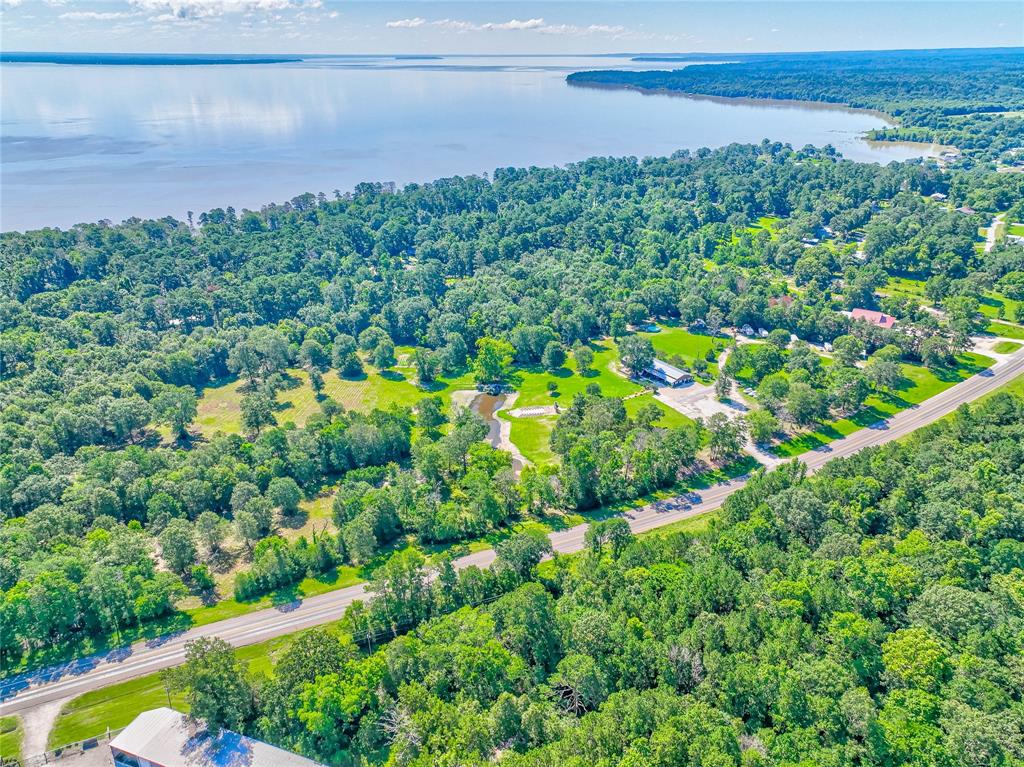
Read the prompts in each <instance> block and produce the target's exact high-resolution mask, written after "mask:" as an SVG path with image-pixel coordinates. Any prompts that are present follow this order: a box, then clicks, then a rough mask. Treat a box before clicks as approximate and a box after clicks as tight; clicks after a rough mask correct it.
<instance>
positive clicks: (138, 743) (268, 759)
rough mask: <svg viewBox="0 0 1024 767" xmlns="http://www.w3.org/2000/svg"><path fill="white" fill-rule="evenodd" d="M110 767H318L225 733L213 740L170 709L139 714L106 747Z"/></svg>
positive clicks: (201, 727)
mask: <svg viewBox="0 0 1024 767" xmlns="http://www.w3.org/2000/svg"><path fill="white" fill-rule="evenodd" d="M110 755H111V757H112V758H113V760H114V765H115V767H322V765H320V764H319V763H317V762H314V761H312V760H310V759H306V758H305V757H303V756H299V755H298V754H293V753H292V752H291V751H285V750H283V749H280V748H277V747H275V746H271V745H270V744H268V743H263V742H262V741H259V740H254V739H252V738H247V737H246V736H245V735H239V734H238V733H237V732H232V731H231V730H221V731H220V733H219V734H216V735H215V734H214V733H212V732H210V731H209V730H207V729H206V727H205V726H204V725H203V724H202V723H201V722H199V721H197V720H195V719H191V718H190V717H189V716H188V715H186V714H182V713H181V712H179V711H175V710H174V709H170V708H155V709H153V710H151V711H143V712H142V713H141V714H139V715H138V716H137V717H135V719H134V720H132V723H131V724H129V725H128V726H127V727H125V728H124V729H123V730H122V731H121V733H120V734H119V735H118V736H117V737H116V738H114V739H113V740H112V741H110Z"/></svg>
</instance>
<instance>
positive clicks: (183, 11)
mask: <svg viewBox="0 0 1024 767" xmlns="http://www.w3.org/2000/svg"><path fill="white" fill-rule="evenodd" d="M129 2H130V3H131V4H132V5H134V6H135V7H136V8H139V9H140V10H143V11H145V12H147V13H153V14H156V16H155V17H154V21H173V20H195V19H205V18H210V17H214V16H223V15H224V14H226V13H258V12H268V11H281V10H285V9H288V8H319V7H320V6H321V5H322V2H321V0H129Z"/></svg>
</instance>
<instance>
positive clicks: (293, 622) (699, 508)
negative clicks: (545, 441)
mask: <svg viewBox="0 0 1024 767" xmlns="http://www.w3.org/2000/svg"><path fill="white" fill-rule="evenodd" d="M1022 374H1024V350H1022V351H1020V352H1018V353H1016V354H1014V355H1012V356H1007V357H1004V358H1003V359H1000V360H999V361H998V362H997V363H996V364H995V365H993V366H992V367H991V368H989V369H988V370H987V371H984V372H982V373H980V374H978V375H975V376H973V377H971V378H970V379H968V380H967V381H964V382H963V383H960V384H957V385H956V386H953V387H951V388H949V389H947V390H946V391H944V392H942V393H940V394H938V395H936V396H934V397H932V398H931V399H929V400H927V401H925V402H924V403H923V404H921V405H919V406H917V407H914V408H911V409H909V410H904V411H902V412H900V413H898V414H897V415H895V416H893V417H892V418H890V419H889V420H888V421H887V422H885V423H884V424H880V425H878V426H875V427H869V428H865V429H861V430H860V431H857V432H855V433H853V434H851V435H850V436H848V437H846V438H844V439H841V440H837V441H836V442H833V443H831V444H830V445H828V446H826V447H824V448H821V449H820V450H815V451H812V452H810V453H806V454H805V455H803V456H801V457H800V460H801V461H803V462H804V463H805V464H806V465H807V467H808V470H809V471H811V472H813V471H816V470H818V469H820V468H821V467H822V466H824V465H825V464H826V463H827V462H828V461H830V460H832V459H834V458H841V457H844V456H848V455H852V454H853V453H856V452H857V451H858V450H862V449H863V448H865V447H869V446H874V445H882V444H885V443H886V442H890V441H892V440H894V439H899V438H900V437H903V436H906V435H907V434H909V433H911V432H912V431H914V430H916V429H918V428H920V427H922V426H925V425H927V424H929V423H932V422H934V421H936V420H938V419H939V418H941V417H943V416H945V415H947V414H949V413H951V412H953V411H954V410H956V408H958V407H959V406H960V405H961V404H963V403H966V402H972V401H973V400H975V399H977V398H979V397H981V396H983V395H985V394H987V393H989V392H991V391H994V390H995V389H997V388H999V387H1000V386H1003V385H1004V384H1006V383H1008V382H1009V381H1012V380H1013V379H1014V378H1016V377H1017V376H1019V375H1022ZM744 484H745V482H744V480H733V481H732V482H729V483H727V484H721V485H715V486H714V487H711V488H708V489H706V490H702V491H701V492H700V494H699V495H700V497H699V500H696V499H693V500H694V501H695V502H693V503H691V502H690V500H688V499H687V498H686V497H677V498H670V499H666V500H663V501H657V502H655V503H651V504H648V505H646V506H642V507H639V508H637V509H634V510H632V511H630V512H628V513H627V514H626V515H624V516H625V518H626V519H627V521H628V522H629V526H630V528H631V529H632V530H633V531H634V532H636V533H641V532H646V531H648V530H653V529H655V528H657V527H661V526H663V525H668V524H671V523H673V522H678V521H679V520H682V519H687V518H689V517H695V516H698V515H700V514H706V513H707V512H709V511H714V510H715V509H717V508H719V507H720V506H721V505H722V504H723V503H724V502H725V499H726V498H728V497H729V495H731V494H732V493H734V492H736V491H737V490H738V489H739V488H741V487H742V486H743V485H744ZM586 528H587V526H586V525H578V526H576V527H573V528H570V529H568V530H563V531H560V532H556V533H552V534H551V536H550V537H551V542H552V545H553V547H554V549H555V550H556V551H559V552H562V553H571V552H575V551H580V550H582V549H583V546H584V534H585V532H586ZM493 561H494V551H493V550H486V551H479V552H475V553H473V554H469V555H467V556H465V557H462V558H461V559H459V560H457V561H456V563H455V564H456V566H457V567H460V568H461V567H468V566H470V565H476V566H478V567H486V566H488V565H490V564H491V563H492V562H493ZM366 597H367V593H366V589H365V587H364V586H363V585H357V586H350V587H348V588H344V589H339V590H337V591H332V592H329V593H327V594H320V595H318V596H315V597H310V598H309V599H305V600H303V601H302V602H301V603H300V604H297V605H290V606H287V607H283V608H270V609H266V610H260V611H258V612H252V613H248V614H246V615H240V616H238V617H236V618H229V619H227V620H223V621H219V622H217V623H211V624H209V625H206V626H201V627H198V628H194V629H190V630H189V631H185V632H183V633H181V634H179V635H177V636H173V637H169V638H167V639H165V640H162V641H150V642H140V643H138V644H136V645H133V646H132V647H131V648H130V650H122V651H120V652H117V651H115V652H113V653H109V654H105V655H102V656H97V657H94V658H90V659H86V660H85V661H78V662H75V663H71V664H67V665H66V666H65V667H62V668H60V669H49V670H46V671H39V672H34V673H28V674H22V675H20V676H17V677H13V678H12V679H9V680H7V681H5V682H3V683H0V695H2V697H3V698H4V699H5V700H4V702H3V703H2V705H0V714H2V715H7V714H13V713H18V712H20V711H26V710H28V709H31V708H33V707H35V706H38V705H41V704H43V703H47V702H49V701H54V700H59V699H62V698H68V697H71V696H75V695H80V694H82V693H85V692H89V691H91V690H96V689H100V688H102V687H105V686H107V685H111V684H115V683H117V682H123V681H126V680H128V679H134V678H136V677H140V676H144V675H146V674H151V673H153V672H155V671H159V670H161V669H165V668H169V667H171V666H175V665H178V664H179V663H181V662H182V661H183V660H184V655H185V643H186V642H189V641H191V640H193V639H197V638H199V637H203V636H218V637H221V638H222V639H224V640H225V641H227V642H229V643H230V644H232V645H234V646H236V647H241V646H244V645H250V644H254V643H256V642H262V641H264V640H267V639H272V638H273V637H277V636H282V635H284V634H289V633H292V632H294V631H299V630H301V629H305V628H310V627H312V626H318V625H321V624H324V623H328V622H330V621H334V620H337V619H339V618H341V616H342V614H343V612H344V610H345V608H346V607H348V606H349V605H350V604H351V603H352V602H353V601H355V600H357V599H365V598H366Z"/></svg>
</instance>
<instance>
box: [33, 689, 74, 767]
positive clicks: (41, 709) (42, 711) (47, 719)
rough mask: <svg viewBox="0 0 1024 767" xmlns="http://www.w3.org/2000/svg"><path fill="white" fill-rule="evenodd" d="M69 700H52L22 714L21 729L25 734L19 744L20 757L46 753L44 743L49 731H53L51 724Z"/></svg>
mask: <svg viewBox="0 0 1024 767" xmlns="http://www.w3.org/2000/svg"><path fill="white" fill-rule="evenodd" d="M69 700H71V698H61V699H60V700H53V701H50V702H49V703H42V704H40V705H38V706H36V707H35V708H30V709H28V710H27V711H24V712H22V714H21V729H22V732H24V733H25V737H24V740H22V743H21V753H22V756H25V757H29V756H36V755H37V754H45V753H46V743H47V740H48V739H49V737H50V730H52V729H53V723H54V722H56V721H57V715H58V714H59V713H60V710H61V709H62V708H63V707H64V704H65V703H67V702H68V701H69Z"/></svg>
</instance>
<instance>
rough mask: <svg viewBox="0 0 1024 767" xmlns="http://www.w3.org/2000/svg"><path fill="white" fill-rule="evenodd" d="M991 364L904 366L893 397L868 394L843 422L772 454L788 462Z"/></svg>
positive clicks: (969, 355) (961, 359)
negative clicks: (935, 369)
mask: <svg viewBox="0 0 1024 767" xmlns="http://www.w3.org/2000/svg"><path fill="white" fill-rule="evenodd" d="M994 363H995V360H993V359H992V358H990V357H985V356H984V355H981V354H975V353H974V352H966V353H964V354H961V355H959V356H958V357H957V367H955V368H948V369H946V370H943V371H940V372H938V373H934V372H932V371H931V370H929V369H928V368H926V367H924V366H922V365H910V364H906V363H904V364H903V365H902V368H903V379H904V380H903V384H902V386H901V387H900V389H899V390H898V391H897V392H896V393H894V394H887V393H881V394H872V395H871V396H870V397H868V398H867V400H866V401H865V403H864V407H862V408H861V409H860V410H859V411H857V412H856V413H855V414H853V415H851V416H849V417H847V418H839V419H836V420H834V421H829V422H828V423H825V424H823V425H821V426H819V427H818V428H817V429H815V430H813V431H811V432H807V433H805V434H801V435H799V436H796V437H793V438H791V439H788V440H786V441H784V442H781V443H779V444H778V445H776V446H775V447H774V452H775V454H776V455H779V456H781V457H783V458H791V457H792V456H795V455H800V454H801V453H806V452H807V451H808V450H814V449H815V448H818V447H821V446H822V445H827V444H828V443H829V442H834V441H835V440H837V439H841V438H842V437H845V436H848V435H850V434H853V433H854V432H855V431H859V430H860V429H863V428H864V427H866V426H871V425H872V424H874V423H877V422H878V421H881V420H884V419H886V418H888V417H889V416H892V415H895V414H896V413H898V412H900V411H901V410H906V409H907V408H909V407H911V406H913V405H919V404H920V403H922V402H924V401H925V400H927V399H929V398H930V397H934V396H935V395H936V394H938V393H939V392H942V391H945V390H946V389H948V388H949V387H950V386H954V385H956V384H958V383H960V382H961V381H965V380H967V379H968V378H970V377H971V376H972V375H974V374H975V373H978V372H980V371H982V370H985V369H986V368H988V367H991V366H992V365H993V364H994Z"/></svg>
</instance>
